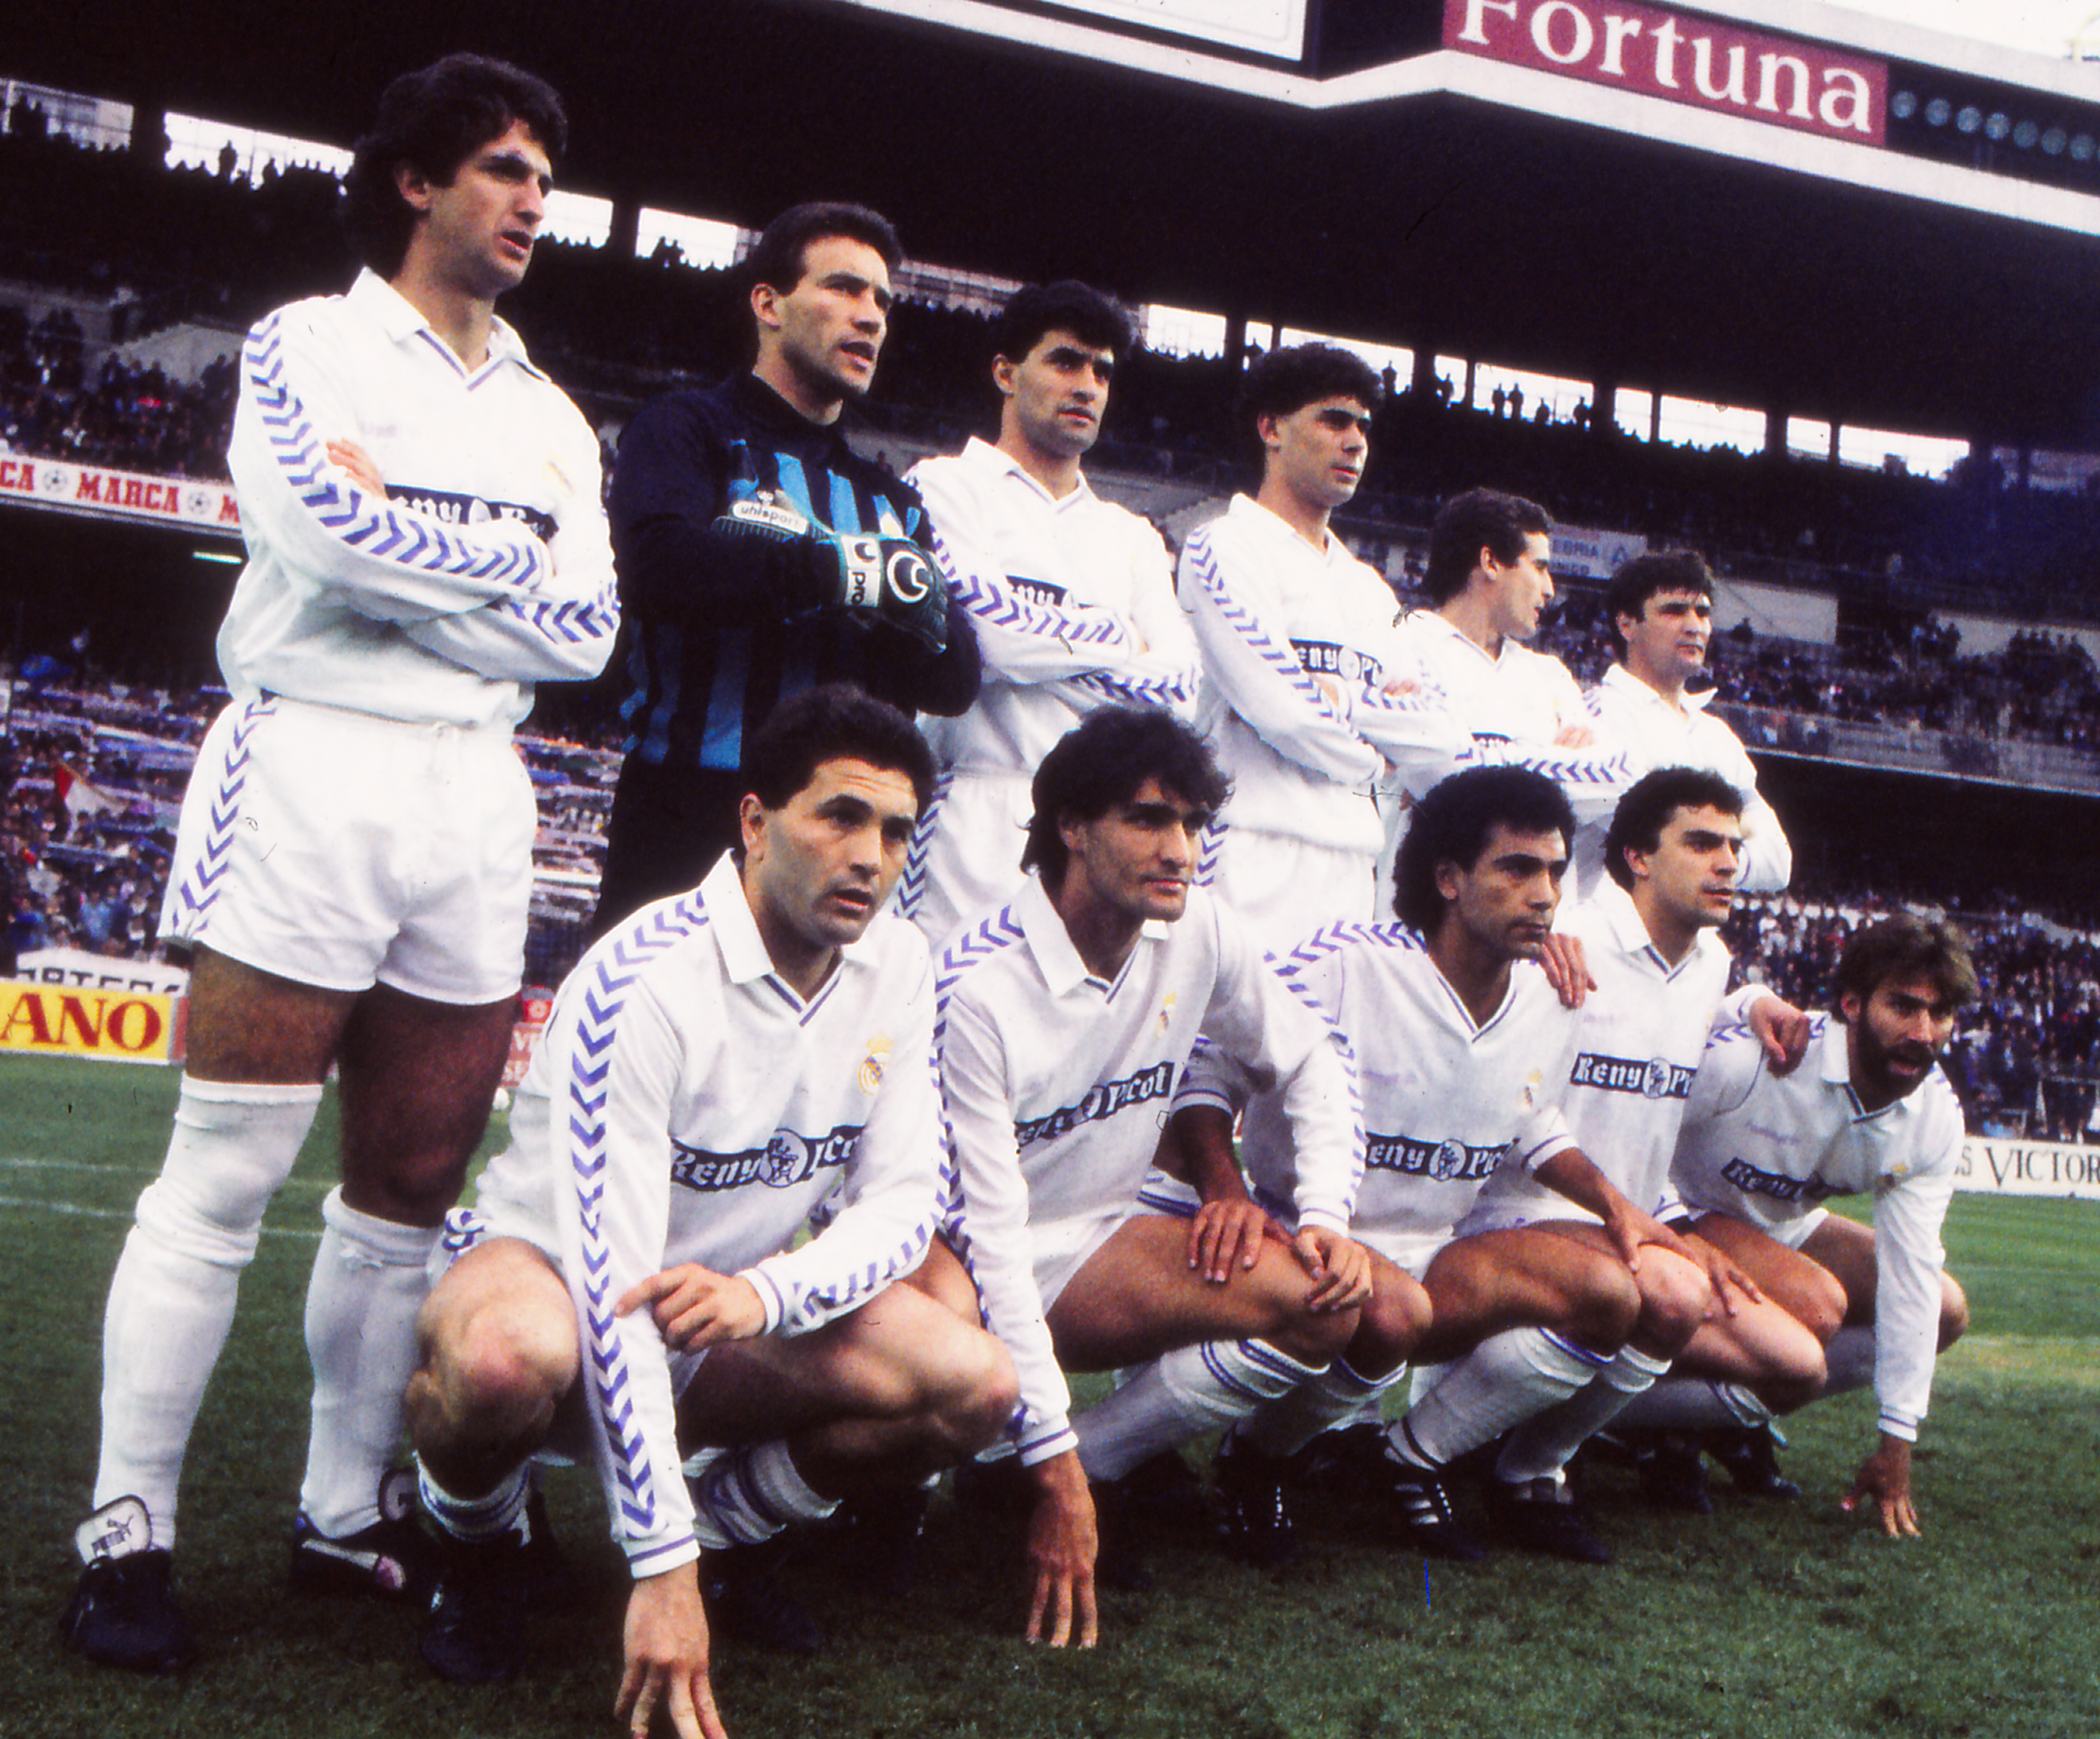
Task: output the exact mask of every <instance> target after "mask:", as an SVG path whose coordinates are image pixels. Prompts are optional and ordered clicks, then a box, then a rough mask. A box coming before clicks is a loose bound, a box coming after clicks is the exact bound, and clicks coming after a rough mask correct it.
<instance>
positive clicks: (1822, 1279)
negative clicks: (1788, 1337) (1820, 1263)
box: [1786, 1269, 1851, 1346]
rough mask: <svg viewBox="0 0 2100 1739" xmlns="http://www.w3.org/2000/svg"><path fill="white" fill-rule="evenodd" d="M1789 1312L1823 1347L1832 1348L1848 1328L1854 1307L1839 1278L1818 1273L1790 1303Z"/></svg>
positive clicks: (1821, 1272) (1788, 1305)
mask: <svg viewBox="0 0 2100 1739" xmlns="http://www.w3.org/2000/svg"><path fill="white" fill-rule="evenodd" d="M1786 1308H1787V1309H1788V1311H1789V1313H1791V1314H1792V1315H1793V1317H1794V1318H1795V1320H1796V1321H1798V1322H1799V1323H1800V1324H1801V1325H1802V1327H1804V1328H1806V1329H1807V1331H1809V1333H1810V1334H1811V1335H1815V1339H1816V1340H1817V1342H1818V1343H1819V1344H1821V1345H1824V1346H1828V1345H1829V1344H1830V1340H1831V1337H1832V1336H1833V1335H1835V1334H1836V1333H1837V1332H1838V1330H1839V1329H1841V1328H1842V1327H1843V1326H1845V1314H1846V1311H1847V1310H1848V1309H1850V1308H1851V1307H1850V1302H1849V1300H1847V1299H1846V1296H1845V1288H1844V1287H1842V1285H1840V1284H1839V1283H1838V1277H1837V1276H1836V1275H1835V1274H1833V1273H1829V1271H1828V1270H1827V1269H1817V1270H1816V1271H1815V1274H1814V1275H1813V1276H1812V1277H1811V1278H1810V1279H1809V1280H1807V1282H1805V1283H1804V1284H1803V1285H1802V1286H1801V1287H1799V1288H1798V1289H1797V1290H1796V1291H1794V1292H1793V1294H1792V1295H1790V1296H1789V1298H1788V1299H1787V1300H1786Z"/></svg>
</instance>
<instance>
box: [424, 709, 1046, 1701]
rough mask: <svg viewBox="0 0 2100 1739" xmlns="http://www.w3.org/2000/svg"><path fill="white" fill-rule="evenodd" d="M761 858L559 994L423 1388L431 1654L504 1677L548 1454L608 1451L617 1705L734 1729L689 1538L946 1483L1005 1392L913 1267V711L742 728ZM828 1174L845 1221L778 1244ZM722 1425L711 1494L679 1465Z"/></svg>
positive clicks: (428, 1356) (676, 903) (609, 946)
mask: <svg viewBox="0 0 2100 1739" xmlns="http://www.w3.org/2000/svg"><path fill="white" fill-rule="evenodd" d="M749 772H750V780H751V784H752V792H751V794H750V795H748V796H747V797H745V798H744V800H743V813H742V828H743V846H742V850H740V852H735V853H732V854H729V855H727V856H726V857H724V858H722V859H721V861H720V862H719V863H717V864H716V865H715V867H714V868H713V869H712V871H711V872H709V873H708V876H707V878H706V879H705V880H704V881H703V882H702V883H701V884H700V885H699V887H698V888H697V889H695V890H693V891H692V892H691V893H690V894H685V895H683V896H681V897H680V898H676V899H672V900H667V901H664V902H661V903H658V904H655V905H653V906H651V907H646V909H645V910H644V911H642V912H641V913H640V914H638V915H637V916H635V917H634V918H633V919H632V920H629V921H628V922H626V923H624V924H622V925H620V927H619V928H618V929H616V930H615V931H614V932H613V933H611V934H610V935H608V936H607V937H606V938H604V939H603V940H602V941H601V942H598V945H597V946H596V947H593V949H592V950H591V951H590V952H589V954H588V955H586V956H585V957H584V959H583V960H582V962H581V963H580V964H579V965H578V966H577V968H576V971H575V972H573V973H571V974H570V976H569V978H568V980H567V982H566V983H565V984H564V985H563V986H562V990H561V992H560V994H559V995H558V997H557V998H556V1000H555V1007H554V1015H553V1017H552V1018H551V1019H550V1020H549V1023H548V1026H547V1033H546V1037H545V1039H544V1040H543V1042H542V1044H541V1048H540V1052H539V1053H538V1055H537V1056H536V1057H535V1059H534V1061H533V1065H532V1070H531V1073H530V1074H529V1075H527V1079H526V1082H525V1084H524V1086H523V1088H522V1089H521V1091H520V1092H519V1095H518V1106H517V1110H515V1111H514V1113H513V1115H512V1123H511V1127H512V1135H513V1141H512V1145H511V1146H510V1149H509V1150H507V1151H505V1153H503V1154H500V1155H499V1156H498V1157H497V1158H496V1159H495V1160H493V1161H492V1162H491V1163H490V1166H489V1167H488V1170H487V1173H486V1175H485V1176H484V1178H483V1183H482V1186H481V1190H480V1194H479V1198H478V1200H477V1203H476V1206H475V1207H474V1209H473V1210H471V1211H467V1212H462V1213H461V1214H459V1215H457V1216H455V1220H454V1221H453V1223H452V1225H451V1226H450V1228H449V1233H450V1235H449V1236H448V1248H449V1249H450V1250H451V1251H453V1252H454V1253H455V1254H454V1260H452V1265H451V1266H450V1268H449V1269H448V1271H447V1272H446V1273H445V1274H444V1275H443V1278H442V1279H441V1280H439V1282H438V1284H437V1286H436V1287H435V1290H434V1291H432V1293H431V1295H430V1300H429V1302H428V1304H426V1307H425V1309H424V1311H423V1314H422V1317H421V1322H420V1323H419V1324H418V1333H419V1336H420V1348H421V1365H420V1368H419V1369H418V1370H417V1372H416V1374H415V1375H414V1377H413V1378H412V1379H411V1381H410V1383H409V1385H408V1414H409V1419H410V1424H411V1428H412V1432H413V1434H414V1437H415V1441H416V1449H417V1455H418V1457H419V1458H420V1459H421V1465H422V1495H423V1500H424V1503H425V1506H426V1509H427V1510H428V1512H429V1513H430V1516H432V1517H433V1518H434V1519H435V1521H436V1522H437V1524H438V1525H439V1529H441V1530H442V1532H443V1535H444V1536H445V1541H446V1545H447V1558H448V1561H447V1565H446V1568H445V1569H444V1573H443V1583H442V1586H441V1587H440V1590H439V1595H438V1596H437V1599H436V1600H435V1603H434V1606H433V1610H432V1615H431V1619H430V1625H429V1627H428V1628H427V1630H426V1632H425V1635H424V1638H423V1644H422V1649H423V1653H424V1655H425V1657H426V1659H428V1660H429V1661H430V1663H431V1665H432V1666H435V1668H436V1669H437V1671H439V1673H440V1674H441V1675H443V1676H444V1677H446V1678H448V1679H454V1680H457V1681H465V1682H471V1681H478V1680H485V1679H503V1678H507V1677H510V1676H511V1675H514V1673H515V1671H517V1668H518V1664H519V1654H520V1650H521V1647H522V1641H521V1638H520V1635H519V1628H518V1622H517V1620H518V1602H519V1597H520V1596H519V1589H520V1587H521V1585H522V1582H523V1578H522V1577H521V1575H520V1573H519V1572H520V1568H521V1559H520V1556H519V1555H520V1554H521V1553H522V1552H523V1551H525V1550H526V1549H527V1540H526V1538H525V1537H524V1535H525V1529H524V1528H523V1525H522V1518H523V1503H524V1498H525V1494H526V1490H527V1475H526V1467H525V1463H526V1459H527V1457H528V1456H530V1455H531V1454H532V1453H533V1452H534V1451H535V1450H538V1449H540V1447H542V1446H543V1445H550V1446H553V1447H555V1448H558V1449H563V1450H571V1451H573V1452H575V1453H577V1454H589V1455H590V1456H591V1457H593V1459H594V1460H595V1462H596V1463H597V1466H598V1471H599V1474H600V1476H601V1478H602V1481H603V1484H604V1487H605V1492H606V1498H607V1507H608V1508H609V1509H610V1511H611V1517H612V1525H613V1532H614V1534H615V1538H618V1539H619V1541H620V1543H621V1545H622V1546H623V1547H624V1548H625V1550H626V1552H627V1556H628V1560H629V1565H630V1567H631V1569H632V1570H633V1575H634V1590H633V1595H632V1596H631V1597H630V1599H629V1604H628V1611H627V1622H626V1635H625V1650H626V1673H625V1677H624V1679H623V1680H622V1683H621V1686H620V1711H621V1713H622V1714H623V1715H624V1716H625V1717H627V1718H628V1719H629V1723H630V1725H631V1727H632V1728H633V1731H634V1732H637V1733H639V1732H644V1731H646V1729H647V1728H648V1726H649V1724H650V1720H651V1715H652V1712H653V1711H654V1710H656V1709H657V1708H658V1707H662V1708H663V1709H664V1710H665V1711H666V1712H667V1713H668V1715H669V1717H670V1719H671V1721H672V1724H673V1726H674V1727H675V1728H676V1729H677V1732H679V1733H681V1734H682V1735H685V1736H687V1739H693V1736H697V1735H703V1734H704V1735H707V1736H709V1739H719V1736H720V1734H721V1722H720V1719H719V1718H718V1717H717V1715H716V1713H715V1709H714V1702H713V1697H712V1691H711V1689H710V1687H709V1680H708V1629H707V1624H706V1621H705V1619H704V1616H703V1613H702V1609H701V1604H700V1580H699V1565H698V1563H697V1561H696V1560H699V1558H700V1557H701V1556H702V1554H703V1552H704V1551H720V1550H724V1549H726V1548H729V1547H732V1546H735V1545H740V1544H748V1543H755V1542H757V1541H758V1540H761V1539H763V1538H766V1537H768V1536H769V1535H770V1534H773V1533H774V1532H776V1531H778V1530H779V1529H780V1528H781V1527H783V1525H787V1524H790V1523H793V1522H796V1521H811V1520H815V1519H817V1518H819V1517H822V1516H825V1515H827V1514H828V1513H829V1512H831V1511H832V1508H833V1507H835V1506H836V1503H837V1502H838V1500H839V1498H840V1497H841V1496H842V1495H844V1494H846V1493H847V1492H848V1491H849V1490H850V1489H852V1488H853V1487H854V1485H856V1483H857V1482H858V1481H862V1480H868V1479H877V1480H881V1481H885V1482H893V1481H896V1480H897V1479H898V1478H899V1477H902V1478H907V1479H908V1478H912V1477H924V1476H926V1475H928V1474H929V1473H931V1472H934V1471H936V1470H937V1469H938V1468H941V1467H943V1466H945V1465H946V1464H948V1463H951V1462H953V1461H955V1460H956V1459H960V1458H961V1457H963V1456H965V1455H968V1454H972V1453H973V1452H974V1451H975V1450H978V1449H980V1448H982V1447H983V1446H984V1445H986V1444H987V1443H989V1442H990V1441H991V1440H992V1439H993V1437H995V1436H996V1435H997V1433H998V1432H999V1428H1001V1426H1002V1425H1003V1424H1004V1423H1005V1421H1006V1419H1008V1416H1009V1415H1011V1413H1012V1410H1013V1406H1014V1403H1015V1399H1016V1394H1017V1390H1016V1385H1015V1382H1014V1377H1013V1370H1012V1363H1011V1362H1010V1361H1009V1360H1008V1357H1007V1356H1006V1354H1005V1353H1004V1350H1003V1349H1002V1348H1000V1347H999V1344H998V1343H997V1342H996V1341H995V1340H993V1339H992V1338H991V1337H990V1335H987V1334H986V1333H984V1332H983V1331H982V1330H981V1329H979V1328H978V1327H977V1326H975V1325H974V1324H973V1323H968V1322H964V1320H963V1319H962V1318H961V1317H958V1316H956V1315H955V1314H953V1313H951V1312H949V1311H947V1310H946V1309H943V1308H942V1306H941V1305H939V1304H936V1303H934V1302H933V1301H932V1300H930V1299H929V1297H927V1296H926V1295H924V1293H922V1292H920V1291H915V1290H914V1289H913V1288H911V1287H902V1286H897V1285H893V1284H892V1282H895V1281H898V1280H900V1279H902V1278H903V1277H905V1276H906V1275H907V1274H908V1273H910V1272H911V1270H912V1269H913V1268H914V1267H915V1266H916V1265H918V1263H919V1262H920V1260H921V1258H922V1257H923V1256H924V1253H925V1251H926V1247H927V1242H928V1239H929V1236H930V1235H931V1232H932V1228H933V1222H934V1220H935V1217H936V1200H937V1191H938V1185H939V1176H940V1165H941V1127H940V1114H939V1102H938V1094H937V1089H936V1087H935V1084H934V1077H933V1061H932V1036H933V982H932V974H931V971H930V968H929V961H928V958H927V954H926V948H925V944H924V942H923V941H922V940H921V939H920V935H919V933H918V931H917V930H915V929H913V928H912V927H911V925H909V924H908V923H906V922H905V921H903V920H901V919H898V918H895V917H892V916H876V914H877V912H878V911H880V907H881V906H882V904H883V902H884V900H885V898H887V897H888V896H889V892H890V889H891V887H892V885H893V883H894V882H895V881H896V878H897V875H898V871H899V870H900V869H901V868H902V864H903V860H904V853H905V850H906V848H907V845H908V844H909V841H910V840H911V832H912V828H913V827H914V825H915V821H916V819H917V816H918V814H919V812H920V810H921V809H922V808H923V807H924V804H925V801H926V797H927V794H928V792H929V788H930V787H931V784H932V777H933V775H932V767H931V765H930V762H929V757H928V754H927V751H926V748H925V746H924V741H923V739H921V738H920V736H919V735H918V734H917V732H916V731H915V730H913V729H912V727H911V725H910V723H909V722H907V720H906V719H905V717H903V715H902V714H901V713H898V712H896V711H895V710H894V709H893V708H890V707H889V706H887V705H885V704H883V703H881V702H879V701H875V700H869V699H867V697H865V696H863V695H859V694H857V693H855V692H854V691H849V690H845V689H837V688H828V689H817V690H812V691H806V692H805V693H804V694H802V695H798V696H796V698H795V699H794V700H792V701H790V702H788V703H787V704H784V705H783V707H782V708H780V709H779V711H778V712H777V713H775V714H774V717H773V719H772V720H771V722H770V723H769V724H768V726H766V728H765V730H763V731H762V732H761V734H760V735H759V736H758V738H757V739H756V740H755V741H754V743H753V745H752V750H751V758H750V768H749ZM834 1189H836V1191H837V1198H836V1201H834V1202H833V1203H832V1204H831V1207H832V1212H831V1216H830V1218H829V1220H828V1224H827V1225H826V1227H825V1229H823V1231H822V1232H821V1233H820V1234H818V1236H817V1237H815V1238H812V1239H811V1240H810V1241H809V1242H807V1243H805V1244H804V1245H803V1246H801V1247H800V1248H799V1249H794V1250H792V1251H791V1250H790V1249H789V1247H788V1246H789V1244H790V1242H791V1241H792V1239H793V1238H794V1237H795V1235H796V1232H797V1231H798V1229H800V1228H801V1225H803V1223H804V1221H805V1220H806V1219H807V1218H808V1217H809V1216H810V1212H812V1210H813V1209H814V1208H815V1207H818V1203H820V1202H821V1201H823V1199H824V1198H826V1197H827V1196H828V1195H830V1194H832V1192H833V1191H834ZM709 1446H712V1447H713V1448H715V1449H717V1450H725V1451H726V1453H723V1454H716V1455H715V1456H713V1457H712V1458H711V1459H708V1461H707V1462H706V1463H705V1465H704V1469H703V1471H702V1472H699V1474H698V1475H696V1476H695V1479H694V1481H693V1482H692V1485H691V1486H690V1490H689V1487H688V1485H687V1482H686V1480H685V1478H684V1477H683V1476H682V1457H683V1456H684V1455H685V1454H690V1453H691V1452H692V1451H693V1450H696V1449H702V1448H705V1447H709Z"/></svg>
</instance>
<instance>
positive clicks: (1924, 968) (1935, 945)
mask: <svg viewBox="0 0 2100 1739" xmlns="http://www.w3.org/2000/svg"><path fill="white" fill-rule="evenodd" d="M1890 978H1930V980H1931V981H1932V982H1933V985H1934V987H1935V989H1937V990H1938V991H1939V994H1940V995H1942V996H1943V997H1945V998H1946V999H1947V1000H1948V1003H1949V1004H1952V1006H1953V1007H1955V1008H1957V1009H1960V1008H1965V1007H1966V1006H1967V1005H1968V1004H1970V1003H1972V1002H1974V1001H1975V1000H1976V998H1977V996H1978V995H1979V991H1978V989H1977V984H1976V963H1975V961H1974V960H1972V959H1971V958H1970V953H1969V939H1968V938H1966V937H1965V936H1964V935H1963V934H1962V933H1961V931H1960V930H1958V929H1956V928H1955V927H1954V926H1953V925H1952V924H1949V923H1948V921H1947V920H1945V919H1944V918H1925V917H1920V916H1918V915H1917V913H1916V912H1911V911H1899V912H1898V913H1896V914H1895V916H1893V917H1888V918H1883V919H1882V920H1879V921H1878V922H1877V923H1873V924H1869V925H1866V926H1865V927H1864V929H1857V930H1855V931H1854V932H1853V933H1852V934H1851V938H1850V939H1848V940H1847V941H1846V944H1845V951H1844V952H1843V953H1842V954H1841V955H1839V956H1838V972H1837V975H1836V977H1835V978H1834V980H1833V986H1834V987H1835V989H1836V991H1837V993H1838V995H1839V996H1840V997H1841V998H1842V997H1845V996H1856V997H1858V998H1859V999H1860V1003H1861V1004H1862V1005H1863V1006H1864V1004H1865V1003H1866V1002H1867V1000H1868V999H1869V998H1870V997H1871V996H1873V994H1874V992H1875V991H1877V990H1878V989H1879V988H1880V987H1881V986H1882V985H1883V984H1886V982H1888V981H1889V980H1890Z"/></svg>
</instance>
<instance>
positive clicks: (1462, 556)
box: [1422, 489, 1553, 604]
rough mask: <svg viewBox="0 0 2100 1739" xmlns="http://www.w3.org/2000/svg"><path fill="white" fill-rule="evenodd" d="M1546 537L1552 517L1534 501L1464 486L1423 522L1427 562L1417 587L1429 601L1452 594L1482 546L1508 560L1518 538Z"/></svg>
mask: <svg viewBox="0 0 2100 1739" xmlns="http://www.w3.org/2000/svg"><path fill="white" fill-rule="evenodd" d="M1552 532H1553V516H1552V515H1551V514H1549V513H1548V512H1546V510H1545V509H1544V508H1543V507H1541V506H1540V505H1538V503H1537V502H1536V501H1526V500H1525V499H1524V497H1522V496H1520V495H1505V494H1504V493H1503V492H1502V491H1501V490H1499V489H1468V490H1467V491H1466V492H1464V493H1463V494H1462V495H1454V496H1453V497H1451V499H1450V500H1449V501H1446V502H1445V504H1444V505H1442V506H1441V507H1440V508H1438V509H1437V510H1436V519H1433V520H1432V521H1431V522H1430V526H1429V560H1428V563H1427V566H1426V567H1424V568H1423V574H1422V589H1423V592H1424V593H1425V594H1427V596H1428V598H1429V601H1430V602H1431V603H1432V604H1440V603H1444V602H1447V601H1448V600H1449V599H1451V598H1456V597H1457V596H1458V594H1459V593H1461V592H1462V591H1464V590H1465V589H1466V581H1467V578H1468V577H1469V576H1471V573H1472V572H1473V568H1474V566H1475V564H1476V563H1478V562H1479V560H1480V552H1481V551H1482V550H1486V551H1487V552H1488V553H1489V554H1490V555H1492V556H1493V557H1494V558H1495V559H1496V560H1497V561H1498V562H1514V561H1515V560H1516V558H1518V557H1519V556H1520V555H1522V554H1524V540H1525V539H1526V538H1528V537H1530V536H1533V535H1534V534H1537V533H1544V534H1545V535H1546V536H1551V535H1552Z"/></svg>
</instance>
